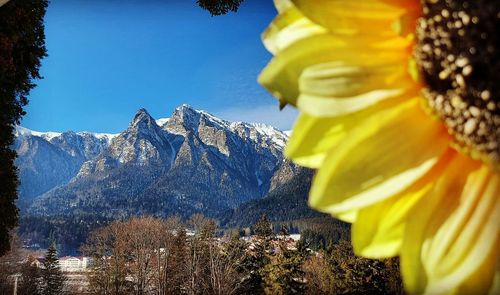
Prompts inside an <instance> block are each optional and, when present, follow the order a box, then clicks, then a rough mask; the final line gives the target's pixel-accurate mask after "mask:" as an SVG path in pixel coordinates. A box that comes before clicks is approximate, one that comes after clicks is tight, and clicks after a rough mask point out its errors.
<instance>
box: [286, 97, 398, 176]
mask: <svg viewBox="0 0 500 295" xmlns="http://www.w3.org/2000/svg"><path fill="white" fill-rule="evenodd" d="M405 100H406V98H404V99H402V98H398V99H387V100H384V101H381V102H379V103H377V104H375V105H372V106H370V107H366V108H365V109H362V110H360V111H358V112H356V113H349V114H347V115H344V116H338V117H321V118H320V117H316V116H311V115H309V114H308V113H306V112H302V113H301V114H300V115H299V118H298V120H297V121H296V123H295V126H294V129H293V133H292V135H291V137H290V140H289V141H288V144H287V146H286V149H285V155H286V156H287V157H288V158H290V159H292V160H293V161H294V162H295V163H297V164H299V165H301V166H305V167H309V168H319V167H320V166H321V165H322V164H323V162H324V159H325V157H326V156H327V154H328V152H329V151H330V150H331V149H332V148H333V147H335V146H337V144H338V143H339V142H341V140H342V139H343V138H344V136H346V135H347V134H348V133H349V131H350V130H351V129H353V128H354V127H355V126H356V125H357V124H358V123H359V122H361V121H363V120H364V119H366V118H368V117H370V116H372V115H373V114H375V113H377V112H380V111H383V110H384V109H387V108H391V107H394V106H395V105H397V104H399V103H401V102H403V101H405ZM353 103H355V102H353Z"/></svg>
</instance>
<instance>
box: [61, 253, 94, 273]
mask: <svg viewBox="0 0 500 295" xmlns="http://www.w3.org/2000/svg"><path fill="white" fill-rule="evenodd" d="M89 264H90V261H89V258H88V257H71V256H65V257H61V258H59V265H60V266H61V270H62V271H64V272H79V271H85V270H86V269H87V267H88V266H89Z"/></svg>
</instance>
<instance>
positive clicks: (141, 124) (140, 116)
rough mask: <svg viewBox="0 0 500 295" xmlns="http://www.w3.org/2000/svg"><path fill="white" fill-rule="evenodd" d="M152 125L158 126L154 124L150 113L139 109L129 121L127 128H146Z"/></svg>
mask: <svg viewBox="0 0 500 295" xmlns="http://www.w3.org/2000/svg"><path fill="white" fill-rule="evenodd" d="M153 126H158V125H156V122H155V120H154V119H153V117H151V115H150V114H149V113H148V111H147V110H146V109H143V108H141V109H139V110H138V111H137V113H136V114H135V116H134V119H133V120H132V122H130V125H129V128H132V129H136V128H146V129H150V128H152V127H153Z"/></svg>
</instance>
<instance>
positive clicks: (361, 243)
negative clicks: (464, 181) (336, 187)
mask: <svg viewBox="0 0 500 295" xmlns="http://www.w3.org/2000/svg"><path fill="white" fill-rule="evenodd" d="M455 153H456V152H455V151H453V150H451V149H449V150H448V151H447V152H446V153H445V155H443V156H442V157H441V158H440V159H439V161H438V163H436V165H435V166H434V167H433V168H432V169H431V170H430V171H429V172H428V173H427V174H426V175H424V176H423V177H422V178H420V179H419V180H418V181H416V182H415V183H414V184H413V185H411V186H410V187H409V188H408V189H406V190H404V191H403V192H402V193H400V194H398V195H396V196H394V197H392V198H389V199H387V200H384V201H382V202H380V203H377V204H375V205H372V206H369V207H367V208H363V209H361V210H359V212H358V218H357V219H356V221H355V223H354V224H353V226H352V243H353V247H354V250H355V252H356V253H357V254H358V255H361V256H364V257H369V258H383V257H391V256H396V255H398V254H399V250H400V248H401V244H402V242H403V234H404V229H405V223H406V220H407V218H408V217H410V218H411V216H409V212H410V211H411V209H412V208H413V206H414V205H415V204H416V203H417V202H418V201H419V200H420V199H421V198H422V197H423V196H424V195H425V194H426V193H428V192H429V191H430V190H431V189H432V185H433V183H434V181H435V179H436V178H437V177H438V176H439V175H440V174H441V173H442V171H443V170H444V169H445V168H446V167H447V165H448V163H449V161H450V159H452V157H453V156H454V154H455Z"/></svg>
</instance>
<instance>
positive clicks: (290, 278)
mask: <svg viewBox="0 0 500 295" xmlns="http://www.w3.org/2000/svg"><path fill="white" fill-rule="evenodd" d="M289 241H290V236H289V235H288V229H287V228H286V226H283V227H282V229H281V233H280V236H279V239H278V240H277V247H275V249H274V251H272V252H270V253H268V255H269V263H268V264H267V265H266V266H265V267H264V269H263V270H262V273H263V280H264V284H265V288H264V292H265V293H266V294H303V293H304V292H305V289H306V284H305V282H304V276H305V273H304V271H302V264H303V262H304V255H303V253H300V252H299V251H297V250H292V249H288V242H289Z"/></svg>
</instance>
